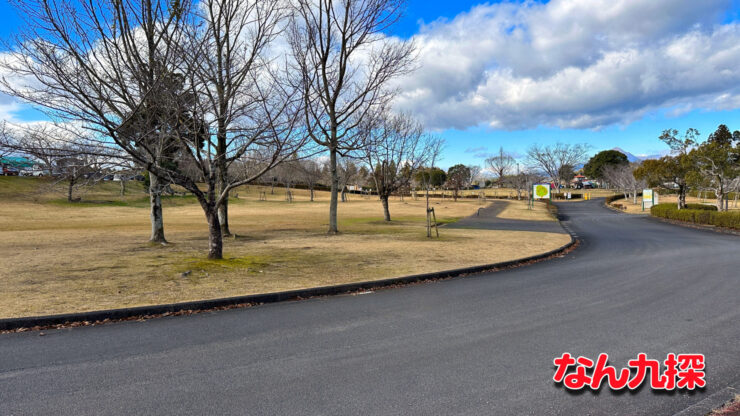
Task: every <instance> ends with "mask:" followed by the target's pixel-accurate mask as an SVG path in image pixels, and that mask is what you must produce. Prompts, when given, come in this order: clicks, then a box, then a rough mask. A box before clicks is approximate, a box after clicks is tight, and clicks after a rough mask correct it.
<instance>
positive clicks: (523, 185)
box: [511, 167, 543, 199]
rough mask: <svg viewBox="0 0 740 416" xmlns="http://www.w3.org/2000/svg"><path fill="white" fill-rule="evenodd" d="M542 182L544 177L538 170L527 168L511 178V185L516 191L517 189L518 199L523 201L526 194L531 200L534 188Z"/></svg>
mask: <svg viewBox="0 0 740 416" xmlns="http://www.w3.org/2000/svg"><path fill="white" fill-rule="evenodd" d="M542 180H543V177H542V175H540V174H538V173H537V171H536V170H533V169H529V168H527V167H524V168H523V169H521V170H519V172H518V173H517V174H516V175H513V176H511V183H512V185H513V187H514V189H516V198H517V199H522V194H524V193H525V192H526V193H527V197H528V198H529V197H530V194H529V193H530V192H531V191H532V186H533V185H534V184H535V183H538V182H541V181H542Z"/></svg>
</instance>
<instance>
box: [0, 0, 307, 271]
mask: <svg viewBox="0 0 740 416" xmlns="http://www.w3.org/2000/svg"><path fill="white" fill-rule="evenodd" d="M190 7H191V5H190V3H189V2H188V1H186V0H182V1H176V2H170V1H165V0H142V1H141V2H128V1H124V2H106V3H103V4H96V3H93V2H82V3H81V4H70V3H69V2H66V1H61V0H58V1H54V0H23V1H21V2H20V11H21V13H22V14H23V15H25V16H26V18H27V19H26V21H27V24H26V28H27V29H28V32H27V33H26V34H24V35H21V36H20V37H19V38H18V41H17V42H16V50H17V52H16V54H15V55H13V56H12V57H11V59H6V60H5V61H4V62H2V63H0V66H2V67H3V68H4V69H5V70H7V71H8V72H10V73H14V74H16V75H18V76H20V77H22V78H23V79H26V80H30V82H24V83H21V84H20V85H19V84H16V83H13V82H10V81H8V80H5V79H4V80H3V83H2V86H3V89H4V90H5V92H8V93H10V94H12V95H14V96H16V97H20V98H21V99H24V100H25V101H27V102H30V103H32V104H35V105H36V106H38V107H40V108H42V109H45V110H46V112H47V113H48V114H49V115H50V116H51V117H52V118H54V119H56V120H59V121H64V122H67V123H74V124H77V125H81V126H82V128H84V129H85V130H86V131H88V132H89V133H90V135H91V137H93V138H94V139H96V140H97V141H98V143H99V144H100V145H105V146H108V147H110V148H115V149H121V150H122V151H124V152H125V153H126V154H127V157H129V158H130V159H131V160H132V161H133V162H134V163H136V164H137V165H138V166H141V167H143V168H144V169H146V170H148V171H149V172H150V173H151V174H152V175H153V176H154V177H156V178H163V179H165V180H166V181H168V182H171V183H174V184H177V185H180V186H182V187H184V188H185V189H187V190H188V191H189V192H191V193H192V194H193V195H195V197H196V198H197V200H198V202H199V204H200V205H201V207H202V209H203V212H204V214H205V216H206V219H207V221H208V224H209V249H208V256H209V258H213V259H220V258H222V256H223V235H222V233H221V226H220V222H219V219H218V209H219V207H220V206H221V204H223V202H224V200H225V198H226V197H227V195H228V192H229V191H230V190H231V189H233V188H235V187H237V186H241V185H244V184H247V183H250V182H252V181H254V180H256V179H257V178H259V177H260V176H261V175H262V174H264V172H266V171H267V170H269V169H270V168H271V167H273V166H275V165H277V164H278V163H280V162H281V161H282V160H284V159H285V158H287V157H288V156H289V155H290V154H292V153H293V152H295V151H296V148H297V147H299V146H301V145H302V144H303V143H304V142H305V140H304V137H305V134H304V132H303V131H302V125H301V124H300V123H299V121H300V118H299V117H298V116H299V115H300V114H301V113H300V112H299V111H298V110H299V109H300V100H297V101H294V100H291V99H290V97H291V96H290V95H289V94H288V95H287V97H288V98H287V99H286V94H285V91H284V89H282V88H281V86H280V85H279V83H276V82H271V81H272V80H271V79H269V78H268V80H267V81H266V82H265V84H263V86H261V87H260V88H258V89H257V92H258V93H259V98H258V99H257V102H259V106H255V108H254V111H253V112H252V113H251V114H250V116H249V120H250V121H254V120H259V123H256V125H251V126H250V127H249V128H245V130H248V131H249V134H238V135H235V137H234V139H233V140H231V142H230V146H231V147H230V148H229V149H227V150H226V152H225V153H224V152H219V151H218V140H217V139H216V138H215V137H214V136H215V135H216V134H215V133H217V130H216V131H214V130H213V129H211V128H210V127H211V126H210V123H209V122H208V118H207V117H208V114H206V113H204V112H203V110H202V109H203V108H204V107H205V106H204V105H201V104H202V103H201V101H200V100H201V99H202V96H203V91H204V89H205V88H206V87H205V86H204V85H202V83H201V82H200V80H199V78H198V77H197V76H196V75H195V72H194V68H193V67H192V62H193V60H192V56H194V54H197V53H198V52H199V51H202V48H201V49H198V48H196V49H195V50H188V49H190V48H193V47H195V46H197V45H200V44H201V43H200V40H199V39H192V38H191V33H192V31H190V30H188V29H187V27H189V26H188V24H189V23H192V24H199V22H198V19H197V17H195V16H194V15H193V13H192V12H191V8H190ZM193 20H194V21H193ZM194 45H195V46H194ZM186 50H187V52H188V53H183V52H184V51H186ZM240 122H241V121H240ZM245 124H248V123H245ZM222 159H225V162H226V166H227V169H228V167H230V166H231V165H232V164H234V163H235V162H237V161H239V162H241V163H239V164H238V166H239V167H243V168H244V169H243V170H239V171H238V172H236V176H235V177H234V178H229V182H228V184H227V185H226V187H223V188H221V187H219V186H218V180H217V179H218V166H219V164H220V163H222V161H223V160H222ZM180 162H185V164H186V165H187V166H189V167H188V169H187V170H186V169H185V168H184V167H183V166H182V165H183V163H180ZM193 166H197V168H198V172H197V174H196V175H192V174H190V172H192V167H193ZM235 166H237V165H235ZM201 180H204V181H205V184H204V186H205V189H203V185H201V184H199V183H198V182H199V181H201ZM160 220H161V217H160Z"/></svg>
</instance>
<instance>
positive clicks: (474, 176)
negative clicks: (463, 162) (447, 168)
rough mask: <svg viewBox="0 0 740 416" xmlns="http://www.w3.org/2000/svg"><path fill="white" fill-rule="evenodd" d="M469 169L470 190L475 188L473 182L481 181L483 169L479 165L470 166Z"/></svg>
mask: <svg viewBox="0 0 740 416" xmlns="http://www.w3.org/2000/svg"><path fill="white" fill-rule="evenodd" d="M468 169H469V170H470V178H469V179H468V185H467V187H468V188H469V187H471V186H473V182H475V181H477V180H479V178H480V174H481V171H482V169H481V167H480V166H478V165H468Z"/></svg>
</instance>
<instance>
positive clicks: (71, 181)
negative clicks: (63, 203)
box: [67, 178, 76, 202]
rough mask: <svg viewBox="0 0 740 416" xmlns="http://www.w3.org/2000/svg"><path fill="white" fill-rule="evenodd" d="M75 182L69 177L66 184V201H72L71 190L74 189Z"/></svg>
mask: <svg viewBox="0 0 740 416" xmlns="http://www.w3.org/2000/svg"><path fill="white" fill-rule="evenodd" d="M75 182H76V181H75V179H74V178H70V180H69V185H68V186H67V202H72V191H73V190H74V186H75Z"/></svg>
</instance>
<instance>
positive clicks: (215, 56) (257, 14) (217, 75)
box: [188, 0, 289, 236]
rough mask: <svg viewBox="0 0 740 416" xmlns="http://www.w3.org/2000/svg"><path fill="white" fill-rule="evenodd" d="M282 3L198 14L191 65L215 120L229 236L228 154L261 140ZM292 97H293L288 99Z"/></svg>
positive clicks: (214, 3)
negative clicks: (265, 84)
mask: <svg viewBox="0 0 740 416" xmlns="http://www.w3.org/2000/svg"><path fill="white" fill-rule="evenodd" d="M286 12H287V10H286V8H285V7H284V2H281V1H280V0H205V1H202V2H201V3H200V5H199V8H198V9H197V17H198V20H199V21H200V22H201V23H202V28H201V27H197V28H194V29H193V30H195V31H196V32H195V33H193V34H191V36H190V39H195V42H194V46H195V47H194V48H191V49H190V51H191V52H195V53H192V54H189V59H188V65H189V66H190V68H192V69H193V76H194V77H195V79H196V80H197V83H198V84H199V85H200V88H199V91H198V93H199V94H200V97H201V99H200V101H199V102H200V103H201V108H200V111H201V112H202V113H203V114H204V115H206V116H207V118H208V119H209V120H212V123H211V124H212V127H211V128H210V129H211V130H212V131H213V132H214V134H215V135H216V139H215V145H216V147H215V155H214V157H213V159H214V161H215V163H216V167H217V171H218V173H217V177H218V180H217V182H218V189H219V192H221V193H222V194H223V195H224V197H223V201H222V203H221V204H220V205H219V208H218V218H219V223H220V225H221V234H223V235H225V236H228V235H230V234H231V230H230V229H229V217H228V209H229V193H228V191H226V192H225V190H226V189H227V188H228V184H229V179H228V174H229V169H228V158H229V155H228V153H229V151H230V150H231V149H233V148H234V143H235V142H239V141H241V140H245V136H247V137H246V140H249V138H248V137H249V136H252V135H254V134H258V133H259V130H260V125H261V124H262V121H263V120H253V119H251V118H252V117H254V116H255V115H258V116H259V117H262V116H263V114H262V112H261V110H260V107H261V106H262V105H263V103H262V100H263V99H264V94H263V93H262V91H260V82H259V78H260V76H261V75H263V74H264V72H266V71H268V69H269V65H268V64H269V63H268V62H267V61H266V58H265V56H264V55H265V50H266V49H267V48H268V47H269V45H270V44H271V43H272V41H273V40H274V39H275V37H276V36H278V34H279V33H280V23H281V21H282V20H283V18H284V17H285V16H286V15H287V13H286ZM288 95H289V93H288Z"/></svg>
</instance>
